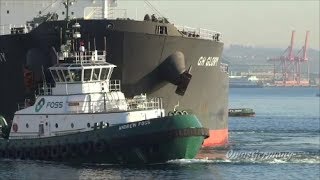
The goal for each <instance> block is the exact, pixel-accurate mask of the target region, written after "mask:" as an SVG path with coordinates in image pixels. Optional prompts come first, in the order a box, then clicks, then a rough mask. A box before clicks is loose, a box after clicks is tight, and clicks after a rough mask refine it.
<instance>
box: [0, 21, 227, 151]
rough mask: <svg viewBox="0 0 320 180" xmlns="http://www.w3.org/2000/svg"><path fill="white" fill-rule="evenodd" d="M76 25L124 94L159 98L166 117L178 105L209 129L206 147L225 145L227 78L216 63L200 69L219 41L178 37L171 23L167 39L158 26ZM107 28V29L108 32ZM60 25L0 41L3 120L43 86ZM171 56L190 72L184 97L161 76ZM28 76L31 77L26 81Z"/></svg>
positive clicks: (216, 52)
mask: <svg viewBox="0 0 320 180" xmlns="http://www.w3.org/2000/svg"><path fill="white" fill-rule="evenodd" d="M78 22H79V23H80V24H81V26H82V28H81V34H82V39H83V40H84V42H85V46H86V48H90V49H94V48H95V49H98V50H101V49H106V51H107V61H108V62H110V63H112V64H115V65H117V66H118V68H116V70H115V72H114V73H113V77H112V78H113V79H120V80H121V82H122V91H123V92H124V93H125V94H126V95H128V96H133V95H137V94H140V93H147V95H148V96H156V97H162V98H163V102H164V108H165V109H166V112H169V111H173V109H174V107H175V106H176V105H177V104H179V106H178V107H177V109H188V110H189V111H191V112H192V113H194V114H196V115H197V116H198V117H199V119H200V121H201V123H202V125H203V126H204V127H206V128H209V129H210V138H208V139H207V140H206V142H205V143H204V145H205V146H224V145H226V143H227V142H228V120H227V118H228V75H227V73H226V72H224V71H222V70H221V68H220V62H215V63H214V64H209V65H208V64H206V62H205V63H204V64H203V63H201V62H200V64H199V60H201V58H203V57H204V58H207V57H218V58H219V57H220V56H221V54H222V50H223V43H222V42H219V41H214V40H206V39H201V38H196V37H185V36H182V35H181V34H180V33H179V32H178V31H177V30H176V28H174V27H173V26H172V25H171V24H166V26H167V28H168V29H167V31H168V33H167V34H156V33H154V29H155V27H156V26H158V25H163V24H160V23H155V22H144V21H141V22H140V21H131V20H90V21H86V20H78ZM109 24H112V29H108V27H109V26H108V25H109ZM64 26H65V21H52V22H45V23H43V24H41V25H40V26H39V27H38V28H36V29H34V30H33V31H31V32H30V33H27V34H15V35H4V36H0V53H2V58H1V61H0V82H1V88H0V99H1V102H0V114H1V115H3V116H5V117H6V118H7V119H10V118H11V117H12V115H13V113H14V112H15V111H16V108H17V103H18V102H23V101H24V99H25V98H26V97H28V96H29V97H32V96H33V94H34V90H35V84H36V83H37V82H42V79H43V78H42V77H43V75H42V74H43V73H42V69H46V68H47V67H48V66H50V65H52V64H54V63H57V62H56V58H55V56H54V53H53V52H54V49H59V48H60V45H61V41H62V34H61V29H62V28H63V27H64ZM176 54H178V56H179V55H180V56H181V55H182V56H183V57H184V58H182V59H184V61H183V62H184V63H182V66H185V68H187V67H192V69H191V74H192V79H191V81H190V83H189V85H188V87H187V89H186V91H185V94H184V95H183V96H181V95H178V94H177V93H175V91H176V89H177V85H176V84H174V82H170V77H169V80H168V78H167V77H166V73H168V72H169V71H170V67H168V68H167V67H165V65H163V64H165V62H166V61H170V58H171V57H177V56H175V55H176ZM168 59H169V60H168ZM219 61H220V60H219ZM179 62H180V61H179ZM169 64H170V63H169ZM162 66H164V68H163V67H162ZM159 67H162V68H159ZM29 72H32V76H31V77H30V76H27V77H26V75H28V73H29ZM30 81H31V82H30ZM173 81H174V80H173ZM30 84H31V85H30Z"/></svg>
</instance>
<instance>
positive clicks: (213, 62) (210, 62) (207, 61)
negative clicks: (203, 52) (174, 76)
mask: <svg viewBox="0 0 320 180" xmlns="http://www.w3.org/2000/svg"><path fill="white" fill-rule="evenodd" d="M218 62H219V57H205V56H201V57H200V58H199V60H198V66H217V65H218Z"/></svg>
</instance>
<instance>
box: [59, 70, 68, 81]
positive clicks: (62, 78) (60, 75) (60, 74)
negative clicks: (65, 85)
mask: <svg viewBox="0 0 320 180" xmlns="http://www.w3.org/2000/svg"><path fill="white" fill-rule="evenodd" d="M58 75H59V77H60V79H61V81H60V82H65V81H66V80H65V79H64V75H63V73H62V70H58Z"/></svg>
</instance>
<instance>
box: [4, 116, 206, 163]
mask: <svg viewBox="0 0 320 180" xmlns="http://www.w3.org/2000/svg"><path fill="white" fill-rule="evenodd" d="M208 135H209V134H208V129H205V128H202V125H201V123H200V122H199V120H198V119H197V118H196V116H194V115H177V116H167V117H162V118H156V119H150V120H145V121H141V122H135V123H128V124H122V125H116V126H111V127H103V128H99V127H98V128H96V129H94V130H92V131H87V132H79V133H75V134H68V135H64V136H55V137H46V138H35V139H10V140H7V139H0V157H2V158H16V159H40V160H52V161H65V162H74V163H161V162H166V161H168V160H172V159H183V158H187V159H190V158H194V157H195V156H196V154H197V153H198V151H199V149H200V147H201V145H202V143H203V140H204V138H206V137H208Z"/></svg>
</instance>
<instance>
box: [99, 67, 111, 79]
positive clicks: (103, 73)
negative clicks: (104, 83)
mask: <svg viewBox="0 0 320 180" xmlns="http://www.w3.org/2000/svg"><path fill="white" fill-rule="evenodd" d="M108 73H109V72H108V68H102V71H101V76H100V79H101V80H106V79H108Z"/></svg>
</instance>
